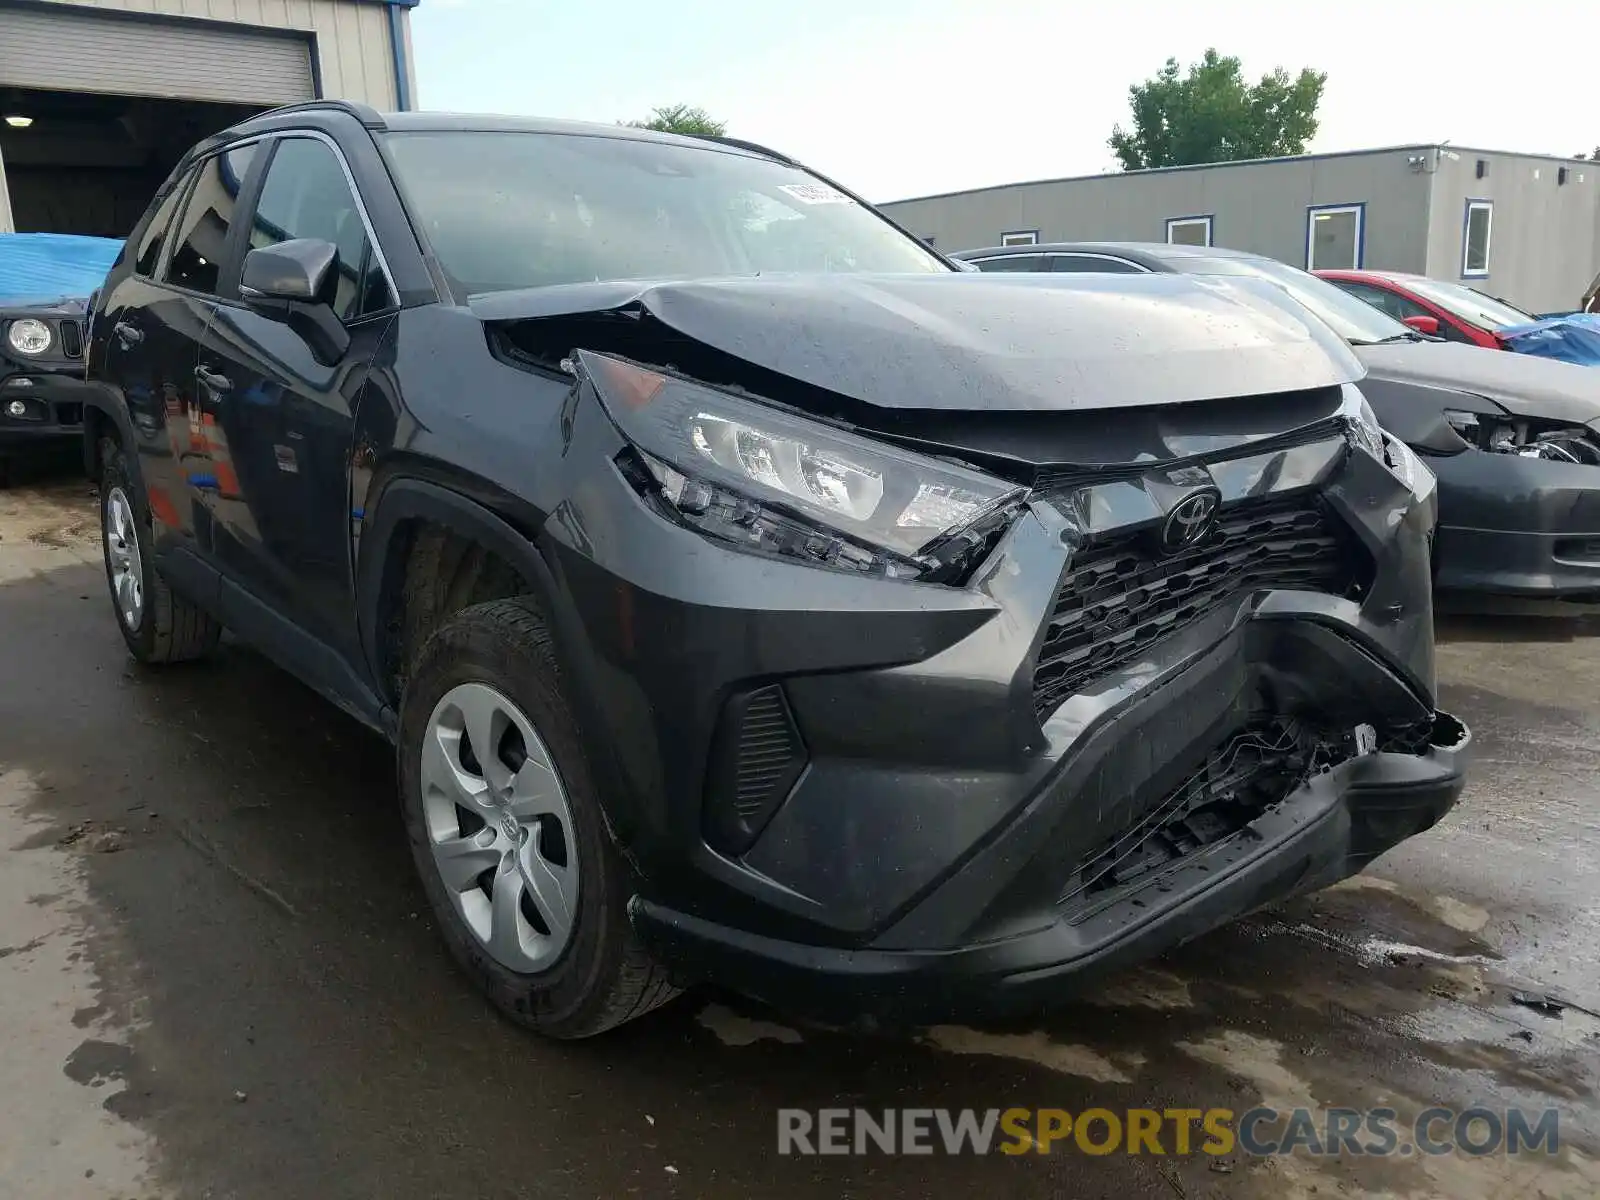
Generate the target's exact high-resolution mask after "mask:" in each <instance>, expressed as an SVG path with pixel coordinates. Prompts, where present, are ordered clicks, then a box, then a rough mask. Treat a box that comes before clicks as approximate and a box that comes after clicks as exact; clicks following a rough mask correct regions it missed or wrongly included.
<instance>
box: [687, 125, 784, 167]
mask: <svg viewBox="0 0 1600 1200" xmlns="http://www.w3.org/2000/svg"><path fill="white" fill-rule="evenodd" d="M689 136H690V137H696V138H699V139H700V140H701V141H703V142H717V143H718V144H720V145H723V146H732V147H733V148H734V149H736V150H749V151H750V152H751V153H752V154H764V155H766V156H767V157H768V158H775V159H777V160H778V161H779V162H781V163H788V164H789V165H790V166H791V167H798V166H799V165H800V164H799V163H798V162H796V161H795V160H794V159H792V158H790V157H789V156H788V155H787V154H780V153H778V151H776V150H774V149H772V148H771V147H769V146H763V145H762V144H761V143H760V142H747V141H745V140H744V139H743V138H735V137H727V136H726V135H724V134H720V133H692V134H690V135H689Z"/></svg>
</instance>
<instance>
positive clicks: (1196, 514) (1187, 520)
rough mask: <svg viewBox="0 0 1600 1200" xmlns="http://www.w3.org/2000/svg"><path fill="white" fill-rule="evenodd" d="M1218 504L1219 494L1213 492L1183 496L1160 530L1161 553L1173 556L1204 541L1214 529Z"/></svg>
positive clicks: (1213, 490) (1220, 497) (1212, 489)
mask: <svg viewBox="0 0 1600 1200" xmlns="http://www.w3.org/2000/svg"><path fill="white" fill-rule="evenodd" d="M1221 504H1222V493H1221V492H1218V491H1217V490H1216V489H1215V488H1207V489H1206V490H1205V491H1203V492H1194V493H1192V494H1191V495H1188V496H1185V497H1184V498H1183V499H1182V500H1180V501H1179V502H1178V504H1177V507H1175V508H1174V509H1173V510H1172V511H1171V512H1169V513H1168V514H1167V523H1166V524H1165V525H1163V526H1162V527H1161V549H1162V550H1163V551H1165V552H1166V553H1168V554H1176V553H1178V552H1179V551H1180V550H1187V549H1189V548H1190V547H1191V546H1198V545H1199V544H1200V543H1201V542H1203V541H1205V539H1206V538H1207V537H1208V536H1209V535H1210V533H1211V531H1212V530H1213V529H1215V528H1216V527H1217V509H1218V507H1219V506H1220V505H1221Z"/></svg>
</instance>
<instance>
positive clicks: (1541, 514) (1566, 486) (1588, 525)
mask: <svg viewBox="0 0 1600 1200" xmlns="http://www.w3.org/2000/svg"><path fill="white" fill-rule="evenodd" d="M1427 462H1428V466H1429V467H1430V468H1431V469H1432V470H1433V472H1434V474H1435V475H1436V476H1437V477H1438V480H1439V504H1440V511H1441V519H1440V523H1439V532H1438V541H1437V545H1436V553H1437V555H1438V564H1439V570H1438V577H1437V581H1436V586H1437V587H1438V589H1439V590H1440V591H1441V592H1484V593H1492V594H1497V595H1504V596H1520V597H1528V598H1543V599H1559V600H1566V601H1583V602H1600V467H1596V466H1589V465H1587V464H1584V463H1568V462H1554V461H1551V460H1549V459H1543V458H1524V457H1520V456H1518V455H1514V454H1493V453H1489V452H1487V451H1482V450H1476V449H1473V450H1465V451H1463V452H1461V453H1460V454H1454V455H1450V456H1448V457H1430V458H1429V459H1428V460H1427Z"/></svg>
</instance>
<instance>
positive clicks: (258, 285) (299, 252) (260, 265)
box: [239, 238, 339, 303]
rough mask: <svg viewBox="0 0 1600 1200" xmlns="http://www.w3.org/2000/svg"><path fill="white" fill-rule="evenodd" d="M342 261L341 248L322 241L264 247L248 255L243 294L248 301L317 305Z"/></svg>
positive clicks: (302, 240)
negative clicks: (293, 302)
mask: <svg viewBox="0 0 1600 1200" xmlns="http://www.w3.org/2000/svg"><path fill="white" fill-rule="evenodd" d="M338 262H339V248H338V247H337V246H335V245H334V244H333V243H332V242H324V241H322V240H321V239H320V238H296V239H295V240H294V241H292V242H279V243H278V244H277V245H276V246H262V247H261V248H260V249H258V250H252V251H250V253H249V254H246V255H245V256H244V273H243V274H242V275H241V276H240V278H239V294H240V295H241V296H243V297H244V298H245V299H246V300H250V301H256V300H278V301H294V300H299V301H303V302H306V303H311V302H314V301H315V300H316V299H317V297H318V296H320V295H322V289H323V287H324V286H326V284H327V282H328V277H329V276H330V275H331V274H332V273H333V270H334V268H335V267H336V266H337V265H338Z"/></svg>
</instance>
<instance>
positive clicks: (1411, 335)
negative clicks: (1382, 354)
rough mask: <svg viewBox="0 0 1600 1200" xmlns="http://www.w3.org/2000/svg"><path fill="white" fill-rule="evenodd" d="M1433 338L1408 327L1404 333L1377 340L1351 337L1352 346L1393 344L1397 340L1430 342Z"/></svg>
mask: <svg viewBox="0 0 1600 1200" xmlns="http://www.w3.org/2000/svg"><path fill="white" fill-rule="evenodd" d="M1433 340H1434V339H1432V338H1426V337H1423V336H1422V334H1420V333H1417V332H1416V331H1415V330H1411V329H1408V330H1406V331H1405V332H1404V333H1391V334H1390V335H1389V336H1388V337H1386V338H1379V339H1378V340H1377V341H1375V342H1374V341H1364V340H1362V339H1360V338H1351V339H1350V344H1351V345H1352V346H1392V345H1394V344H1395V343H1396V342H1428V341H1433Z"/></svg>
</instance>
